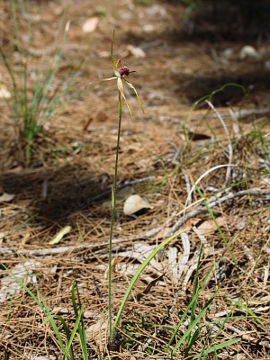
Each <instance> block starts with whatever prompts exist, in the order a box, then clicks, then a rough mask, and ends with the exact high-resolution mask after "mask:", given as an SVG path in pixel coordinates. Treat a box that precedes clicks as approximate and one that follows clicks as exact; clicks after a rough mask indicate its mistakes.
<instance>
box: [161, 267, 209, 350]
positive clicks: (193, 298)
mask: <svg viewBox="0 0 270 360" xmlns="http://www.w3.org/2000/svg"><path fill="white" fill-rule="evenodd" d="M212 272H213V267H212V268H211V269H210V271H209V272H208V274H207V275H206V277H205V278H204V280H203V282H202V284H201V286H200V287H199V289H198V291H197V293H196V294H195V295H193V297H192V299H191V301H190V303H189V304H188V306H187V308H186V310H185V312H184V313H183V315H182V316H181V319H180V320H179V322H178V324H177V326H176V328H175V329H174V332H173V334H172V336H171V338H170V340H169V342H168V344H167V346H166V351H168V350H169V347H170V345H171V344H172V342H173V340H174V338H175V336H176V334H177V332H178V330H179V328H180V326H181V325H182V323H183V322H184V320H185V318H186V316H187V314H188V312H189V310H190V308H191V307H192V306H193V304H194V302H195V301H197V298H198V296H199V294H200V292H201V290H202V289H203V288H204V285H205V284H206V282H207V280H208V278H209V276H210V275H211V274H212Z"/></svg>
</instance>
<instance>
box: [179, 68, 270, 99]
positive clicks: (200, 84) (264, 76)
mask: <svg viewBox="0 0 270 360" xmlns="http://www.w3.org/2000/svg"><path fill="white" fill-rule="evenodd" d="M173 78H174V80H175V81H176V83H177V84H178V85H176V90H175V91H176V94H177V93H178V92H179V95H180V96H182V94H183V93H184V94H185V97H186V98H187V100H188V101H189V103H190V104H191V105H192V104H193V103H194V102H195V101H197V100H198V99H200V98H202V97H204V96H207V95H210V94H211V93H212V92H213V91H214V90H216V89H218V88H220V87H223V86H224V85H225V84H231V85H229V86H225V88H224V90H223V91H220V92H218V93H216V94H215V96H214V97H213V99H212V100H213V102H214V104H215V105H216V106H226V105H233V104H237V103H239V102H240V101H241V100H242V99H243V98H244V97H245V96H246V94H247V93H248V94H249V95H250V97H251V100H252V102H253V103H254V104H255V105H256V94H257V93H260V92H262V91H263V92H267V93H270V77H269V72H267V71H265V70H264V69H262V68H261V67H260V65H259V64H254V69H251V71H250V72H248V71H246V72H242V73H241V72H237V73H235V72H232V73H230V72H229V71H226V72H224V73H223V74H222V73H220V74H216V73H208V72H206V73H202V74H196V75H193V76H186V75H179V76H178V77H175V75H174V77H173ZM233 84H235V85H233Z"/></svg>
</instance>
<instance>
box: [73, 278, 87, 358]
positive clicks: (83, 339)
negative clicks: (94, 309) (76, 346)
mask: <svg viewBox="0 0 270 360" xmlns="http://www.w3.org/2000/svg"><path fill="white" fill-rule="evenodd" d="M75 286H76V293H77V298H78V303H79V307H80V308H82V305H81V299H80V294H79V289H78V284H77V282H76V281H75ZM79 339H80V345H81V349H82V352H83V359H84V360H87V359H88V352H87V344H86V335H85V328H84V323H83V313H82V315H81V321H80V324H79Z"/></svg>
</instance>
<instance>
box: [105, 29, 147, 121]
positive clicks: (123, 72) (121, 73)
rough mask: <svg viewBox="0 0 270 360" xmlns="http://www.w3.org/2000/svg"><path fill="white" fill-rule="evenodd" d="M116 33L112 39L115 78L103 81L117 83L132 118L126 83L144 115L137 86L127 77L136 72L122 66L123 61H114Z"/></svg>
mask: <svg viewBox="0 0 270 360" xmlns="http://www.w3.org/2000/svg"><path fill="white" fill-rule="evenodd" d="M114 37H115V35H114V32H113V38H112V46H111V59H112V67H113V72H114V75H115V76H113V77H110V78H107V79H103V81H110V80H116V81H117V88H118V90H119V92H120V94H121V97H122V98H123V99H124V101H125V103H126V105H127V108H128V111H129V113H130V115H131V116H132V112H131V109H130V106H129V104H128V102H127V99H126V96H125V93H124V84H123V82H125V83H126V84H127V85H128V86H129V87H130V88H131V89H132V90H133V91H134V93H135V95H136V97H137V100H138V104H139V106H140V109H141V111H142V112H143V113H144V109H143V105H142V102H141V100H140V98H139V95H138V92H137V90H136V88H135V86H133V85H132V84H131V82H129V81H127V79H126V77H127V76H128V75H129V74H131V73H133V72H135V71H130V69H129V68H128V67H127V66H121V59H118V60H117V61H115V59H114V53H113V46H114Z"/></svg>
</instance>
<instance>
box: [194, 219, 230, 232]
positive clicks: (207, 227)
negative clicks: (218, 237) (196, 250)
mask: <svg viewBox="0 0 270 360" xmlns="http://www.w3.org/2000/svg"><path fill="white" fill-rule="evenodd" d="M216 222H217V224H218V226H220V227H221V226H224V225H226V223H227V222H226V218H225V217H219V218H217V219H216ZM197 230H199V232H200V233H201V234H202V235H205V236H206V235H210V234H213V233H214V232H215V231H217V227H216V224H215V223H214V221H213V220H207V221H204V222H203V223H202V224H201V225H200V226H198V227H197Z"/></svg>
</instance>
